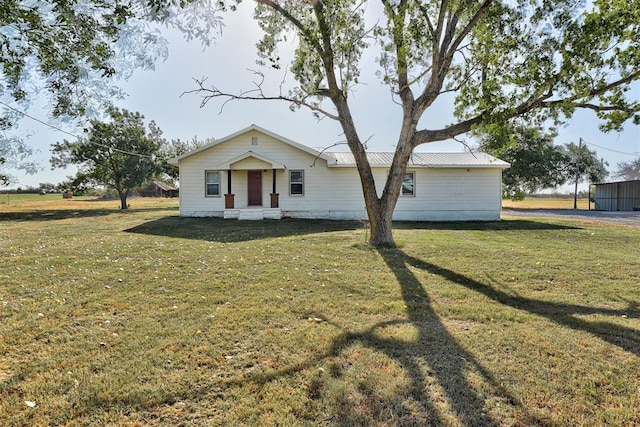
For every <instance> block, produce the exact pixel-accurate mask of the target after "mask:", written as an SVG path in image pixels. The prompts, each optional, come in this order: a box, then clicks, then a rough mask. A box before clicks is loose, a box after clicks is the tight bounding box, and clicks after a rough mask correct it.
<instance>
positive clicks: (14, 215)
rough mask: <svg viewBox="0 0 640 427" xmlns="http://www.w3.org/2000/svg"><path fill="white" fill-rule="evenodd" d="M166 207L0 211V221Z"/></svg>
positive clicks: (150, 210) (94, 214)
mask: <svg viewBox="0 0 640 427" xmlns="http://www.w3.org/2000/svg"><path fill="white" fill-rule="evenodd" d="M166 210H167V208H166V207H153V208H139V209H131V208H130V209H127V210H122V209H119V208H113V209H49V210H45V209H37V210H28V211H19V212H0V222H1V221H55V220H61V219H73V218H94V217H102V216H107V215H112V214H116V213H129V212H131V213H136V212H159V211H166Z"/></svg>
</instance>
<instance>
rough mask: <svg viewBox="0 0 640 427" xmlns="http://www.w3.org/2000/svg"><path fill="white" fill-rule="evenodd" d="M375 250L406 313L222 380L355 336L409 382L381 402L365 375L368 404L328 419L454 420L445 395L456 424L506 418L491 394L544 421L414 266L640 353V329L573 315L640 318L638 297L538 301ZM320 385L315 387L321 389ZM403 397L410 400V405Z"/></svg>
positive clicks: (313, 363) (334, 347)
mask: <svg viewBox="0 0 640 427" xmlns="http://www.w3.org/2000/svg"><path fill="white" fill-rule="evenodd" d="M379 253H380V255H381V257H382V258H383V259H384V261H385V263H386V264H387V266H388V267H389V269H390V270H391V271H392V273H393V274H394V276H395V278H396V280H397V281H398V283H399V284H400V287H401V293H402V298H403V301H404V303H405V305H406V307H407V317H408V318H407V319H406V320H404V319H399V320H394V321H389V322H380V323H377V324H375V325H373V326H371V327H370V328H368V329H366V330H364V331H360V332H347V331H345V332H343V333H341V334H339V335H338V336H337V337H336V338H335V339H334V340H333V342H332V344H331V346H330V348H329V350H328V351H327V352H325V353H323V354H319V355H317V357H314V358H312V359H311V360H307V361H305V362H304V363H302V364H299V365H296V366H290V367H288V368H286V369H283V370H279V371H275V372H269V373H261V374H256V375H254V376H252V377H249V378H246V377H245V378H242V379H239V378H238V379H234V380H231V381H229V382H226V386H234V385H242V384H244V383H245V382H246V381H252V382H255V383H257V384H265V383H267V382H270V381H273V380H277V379H279V378H281V377H284V376H288V375H294V374H295V373H297V372H300V371H302V370H307V369H313V368H315V367H317V366H318V364H321V363H325V362H326V361H327V360H330V359H333V358H335V357H337V356H339V355H341V354H343V353H344V352H345V350H347V349H348V348H349V347H350V346H353V345H355V344H356V343H359V344H361V345H363V346H364V347H366V348H369V349H371V350H373V351H375V352H378V353H381V354H384V355H386V356H387V357H389V358H390V359H392V360H394V361H396V362H397V363H398V364H399V365H400V366H401V367H402V368H403V370H404V371H405V372H406V373H407V376H408V378H409V387H408V389H407V391H406V392H405V393H403V394H402V395H398V396H394V397H392V398H389V399H388V401H382V402H381V401H380V394H378V393H376V391H375V390H368V389H367V387H368V385H367V383H366V379H363V380H362V381H361V382H362V383H361V384H353V385H354V386H355V389H356V390H359V392H360V393H362V394H367V393H369V394H370V395H371V397H372V398H371V399H365V404H366V405H370V406H371V407H372V408H364V410H363V407H362V403H360V404H359V406H358V407H357V408H356V407H355V405H354V404H353V402H352V404H351V405H349V404H337V405H335V404H334V405H332V406H331V408H332V411H333V413H332V414H331V415H330V420H331V423H332V424H334V425H343V426H347V425H365V424H366V423H367V422H368V421H371V419H367V418H366V417H365V418H363V415H362V414H363V412H365V413H373V414H384V416H386V417H388V419H389V420H394V421H393V422H394V424H397V425H425V424H426V425H445V424H451V418H450V416H447V415H446V414H443V413H442V410H441V409H440V408H442V400H443V399H445V401H446V402H447V403H448V404H449V408H450V411H451V412H452V413H453V414H455V417H456V418H457V421H456V422H459V423H460V425H465V426H498V425H501V424H502V421H503V420H500V419H495V418H492V416H491V415H490V413H489V408H488V407H487V402H490V401H493V402H494V404H495V402H496V401H499V402H501V403H500V405H501V406H502V407H503V410H504V407H505V406H506V407H511V408H513V413H514V414H516V415H515V416H516V417H517V419H518V422H519V423H520V424H522V425H544V424H547V423H549V422H550V420H549V419H545V418H540V417H543V415H540V414H538V415H533V414H531V413H529V411H528V409H527V408H526V407H525V406H524V405H523V404H522V402H521V401H520V400H519V399H518V397H517V396H513V395H512V394H510V392H509V391H508V390H506V389H505V388H504V387H503V386H502V385H501V384H500V381H499V380H498V379H496V377H495V375H494V373H493V372H491V371H489V370H487V369H486V368H485V367H484V366H483V365H482V364H481V363H480V362H479V361H478V360H477V359H476V358H475V356H474V355H473V354H471V353H469V352H468V351H466V350H465V349H464V348H463V347H462V346H461V345H460V344H459V343H458V341H457V340H456V338H455V337H454V336H453V335H452V334H451V333H450V332H449V331H448V330H447V328H446V326H445V325H444V324H443V323H442V321H441V320H440V318H439V317H438V314H437V313H436V311H435V310H434V308H433V307H432V303H431V299H430V297H429V295H428V294H427V292H426V290H425V288H424V287H423V284H422V283H421V282H420V280H419V278H418V277H417V276H416V275H415V274H414V273H413V272H412V269H416V268H417V269H420V270H423V271H426V272H429V273H431V274H435V275H439V276H441V277H443V278H445V279H446V280H448V281H450V282H452V283H454V284H456V285H460V286H463V287H465V288H468V289H470V290H473V291H475V292H479V293H481V294H483V295H485V296H487V297H488V298H490V299H491V300H493V301H495V302H496V303H499V304H502V305H505V306H508V307H512V308H515V309H518V310H523V311H526V312H528V313H531V314H534V315H538V316H542V317H544V318H546V319H549V320H550V321H552V322H555V323H558V324H560V325H562V326H565V327H568V328H571V329H574V330H579V331H583V332H587V333H590V334H592V335H593V336H594V337H596V338H600V339H602V340H604V341H606V342H608V343H610V344H613V345H616V346H618V347H620V348H621V349H624V350H625V351H628V352H630V353H633V354H635V355H640V331H637V330H634V329H631V328H627V327H624V326H620V325H616V324H613V323H610V322H588V321H584V320H582V319H579V318H577V317H575V316H576V315H589V314H603V315H608V316H622V315H626V316H628V317H640V311H639V309H638V304H637V302H635V301H631V302H629V303H628V304H629V307H628V308H627V309H626V310H614V309H607V308H597V307H590V306H582V305H577V304H562V303H554V302H545V301H539V300H535V299H532V298H526V297H521V296H513V295H509V294H506V293H504V292H502V291H500V290H496V289H494V288H493V287H491V286H489V285H486V284H484V283H481V282H479V281H477V280H475V279H472V278H470V277H467V276H464V275H462V274H459V273H456V272H455V271H452V270H448V269H445V268H441V267H439V266H437V265H435V264H431V263H428V262H426V261H424V260H421V259H418V258H415V257H412V256H409V255H407V254H406V253H404V252H403V251H402V250H399V249H379ZM393 325H411V326H413V327H414V328H416V330H417V338H416V339H415V340H413V341H410V342H408V341H404V340H401V339H397V338H394V337H388V336H386V337H385V336H382V334H380V333H379V332H380V331H381V330H382V329H383V328H385V327H388V326H393ZM335 326H336V327H339V326H337V325H335ZM335 369H336V370H337V371H338V372H334V373H333V374H332V376H333V377H334V378H340V377H341V376H342V373H341V372H340V371H341V370H343V369H348V367H343V366H340V365H338V366H337V367H336V368H335ZM470 374H471V375H470ZM472 377H475V378H476V379H472ZM478 378H480V380H478ZM314 381H316V380H314ZM434 383H435V384H437V386H438V387H440V389H441V390H442V393H443V396H435V395H433V394H432V393H434V392H433V391H432V390H434V389H433V387H432V386H431V385H432V384H434ZM322 386H323V385H322V382H320V381H318V382H317V383H315V384H314V383H312V384H310V385H309V389H310V390H315V391H314V394H315V395H316V396H321V395H322ZM318 388H320V390H319V391H318ZM430 390H431V392H430ZM311 397H312V398H313V397H314V396H311ZM346 399H347V400H348V398H346ZM389 400H392V401H389ZM408 404H409V405H410V407H408V406H407V405H408ZM416 405H417V408H418V409H417V411H418V412H419V413H420V415H421V416H423V417H424V418H423V419H422V420H416V419H414V418H412V415H413V414H412V412H413V411H416ZM447 417H448V418H447ZM378 421H383V420H378Z"/></svg>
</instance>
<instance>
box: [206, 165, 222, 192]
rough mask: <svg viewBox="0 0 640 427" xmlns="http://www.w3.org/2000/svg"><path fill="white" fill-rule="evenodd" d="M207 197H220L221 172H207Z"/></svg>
mask: <svg viewBox="0 0 640 427" xmlns="http://www.w3.org/2000/svg"><path fill="white" fill-rule="evenodd" d="M205 187H206V189H205V195H206V196H219V195H220V172H219V171H206V172H205Z"/></svg>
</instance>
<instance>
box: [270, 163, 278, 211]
mask: <svg viewBox="0 0 640 427" xmlns="http://www.w3.org/2000/svg"><path fill="white" fill-rule="evenodd" d="M272 190H273V191H272V192H271V207H272V208H277V207H279V205H280V203H279V200H278V196H279V194H278V193H276V170H275V169H273V184H272Z"/></svg>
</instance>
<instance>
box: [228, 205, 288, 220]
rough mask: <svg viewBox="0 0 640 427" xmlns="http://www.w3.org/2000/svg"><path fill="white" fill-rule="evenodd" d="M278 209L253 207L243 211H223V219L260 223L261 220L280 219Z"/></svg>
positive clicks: (280, 213) (280, 212)
mask: <svg viewBox="0 0 640 427" xmlns="http://www.w3.org/2000/svg"><path fill="white" fill-rule="evenodd" d="M281 218H282V210H281V209H280V208H263V207H253V208H245V209H229V208H227V209H225V210H224V219H238V220H247V221H261V220H263V219H281Z"/></svg>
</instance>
